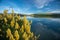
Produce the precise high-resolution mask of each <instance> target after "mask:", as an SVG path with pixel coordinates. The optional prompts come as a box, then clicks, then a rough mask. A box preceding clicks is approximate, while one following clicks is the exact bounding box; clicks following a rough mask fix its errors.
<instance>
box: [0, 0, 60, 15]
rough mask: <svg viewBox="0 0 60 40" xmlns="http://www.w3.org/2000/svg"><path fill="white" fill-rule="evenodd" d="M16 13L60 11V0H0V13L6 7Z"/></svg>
mask: <svg viewBox="0 0 60 40" xmlns="http://www.w3.org/2000/svg"><path fill="white" fill-rule="evenodd" d="M11 8H13V9H14V11H15V12H16V13H24V14H27V13H28V14H31V13H47V12H48V13H60V0H0V13H1V12H3V10H4V9H7V10H9V11H8V12H9V13H10V12H11Z"/></svg>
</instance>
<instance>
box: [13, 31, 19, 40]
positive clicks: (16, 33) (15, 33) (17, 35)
mask: <svg viewBox="0 0 60 40" xmlns="http://www.w3.org/2000/svg"><path fill="white" fill-rule="evenodd" d="M14 37H15V39H16V40H19V34H18V31H17V30H16V31H15V32H14Z"/></svg>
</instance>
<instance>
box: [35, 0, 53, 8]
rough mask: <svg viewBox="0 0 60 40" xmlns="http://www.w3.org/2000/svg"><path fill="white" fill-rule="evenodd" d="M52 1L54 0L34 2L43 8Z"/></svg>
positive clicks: (36, 0)
mask: <svg viewBox="0 0 60 40" xmlns="http://www.w3.org/2000/svg"><path fill="white" fill-rule="evenodd" d="M51 1H53V0H34V3H35V6H36V7H37V8H43V7H44V6H47V5H48V3H49V2H51Z"/></svg>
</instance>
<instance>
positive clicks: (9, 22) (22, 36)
mask: <svg viewBox="0 0 60 40" xmlns="http://www.w3.org/2000/svg"><path fill="white" fill-rule="evenodd" d="M0 37H1V38H3V39H5V40H37V37H36V36H35V35H34V33H33V32H31V22H29V21H28V20H27V19H26V16H24V18H23V19H21V18H20V15H17V14H16V15H14V11H13V10H12V13H11V14H8V10H4V13H3V14H0ZM0 40H2V39H0Z"/></svg>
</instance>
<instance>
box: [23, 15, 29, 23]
mask: <svg viewBox="0 0 60 40" xmlns="http://www.w3.org/2000/svg"><path fill="white" fill-rule="evenodd" d="M23 22H24V24H27V23H28V20H27V19H26V16H24V19H23Z"/></svg>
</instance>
